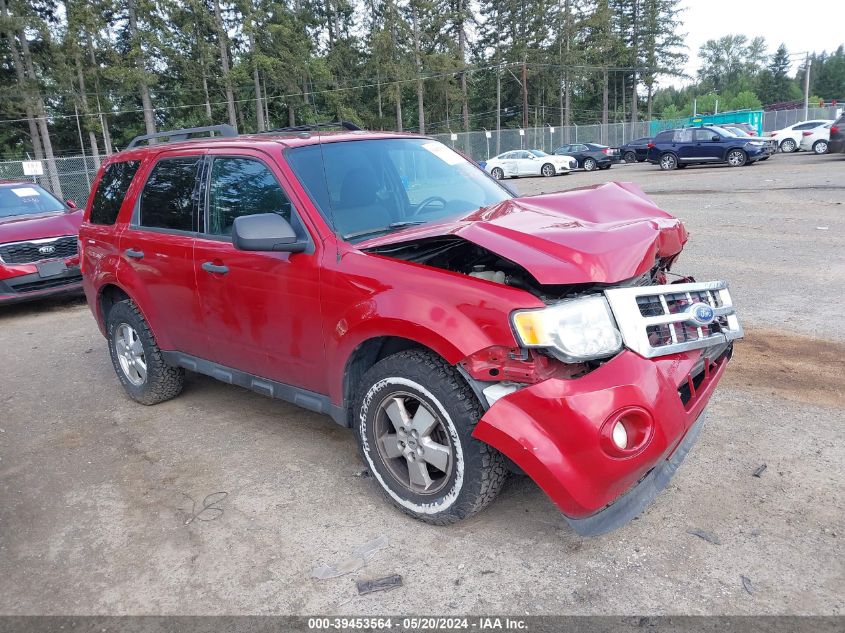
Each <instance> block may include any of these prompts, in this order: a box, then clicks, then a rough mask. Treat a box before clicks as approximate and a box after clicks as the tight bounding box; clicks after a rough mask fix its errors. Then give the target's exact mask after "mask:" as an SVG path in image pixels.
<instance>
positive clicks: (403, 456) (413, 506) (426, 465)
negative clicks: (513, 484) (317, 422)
mask: <svg viewBox="0 0 845 633" xmlns="http://www.w3.org/2000/svg"><path fill="white" fill-rule="evenodd" d="M482 413H483V412H482V409H481V405H480V404H479V402H478V399H477V398H476V397H475V394H473V392H472V390H471V389H470V388H469V386H468V385H467V384H466V382H464V380H463V378H462V377H461V376H460V374H459V373H458V372H457V371H456V370H455V369H454V368H453V367H451V366H450V365H448V364H446V363H445V362H444V361H443V360H442V359H440V358H439V357H438V356H436V355H435V354H433V353H431V352H427V351H423V350H409V351H405V352H399V353H398V354H394V355H393V356H389V357H387V358H385V359H383V360H381V361H379V362H378V363H377V364H376V365H374V366H373V367H372V368H371V369H370V370H369V371H368V372H367V373H366V374H365V375H364V376H363V378H362V379H361V387H360V389H359V391H358V396H357V398H356V401H355V431H356V437H357V439H358V447H359V449H360V451H361V456H362V458H363V460H364V463H365V464H366V465H367V466H368V467H369V469H370V471H371V472H372V474H373V477H374V479H375V480H376V482H378V484H379V485H380V486H381V489H382V492H383V493H384V494H385V495H386V496H387V498H388V499H389V500H390V501H391V502H392V503H393V504H394V505H396V506H397V507H398V508H399V509H400V510H402V511H403V512H405V513H407V514H409V515H411V516H412V517H414V518H416V519H419V520H421V521H425V522H426V523H433V524H437V525H445V524H449V523H455V522H457V521H460V520H461V519H465V518H466V517H468V516H470V515H472V514H475V513H476V512H478V511H480V510H481V509H482V508H484V507H485V506H487V505H488V504H489V503H490V502H491V501H493V499H495V497H496V495H497V494H498V493H499V490H500V489H501V487H502V484H503V483H504V481H505V478H506V476H507V469H506V467H505V464H504V459H503V457H502V455H501V453H499V452H498V451H496V450H495V449H494V448H492V447H491V446H489V445H487V444H485V443H483V442H480V441H478V440H476V439H475V438H473V437H472V431H473V429H474V428H475V425H476V424H477V423H478V420H479V418H480V417H481V415H482Z"/></svg>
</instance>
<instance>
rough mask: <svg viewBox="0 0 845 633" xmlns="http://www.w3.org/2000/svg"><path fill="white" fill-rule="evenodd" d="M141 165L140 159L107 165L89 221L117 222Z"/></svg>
mask: <svg viewBox="0 0 845 633" xmlns="http://www.w3.org/2000/svg"><path fill="white" fill-rule="evenodd" d="M140 166H141V161H139V160H127V161H125V162H122V163H112V164H111V165H109V166H108V167H106V170H105V171H104V172H103V177H102V178H100V184H99V185H98V186H97V192H96V193H95V194H94V202H93V203H92V204H91V217H90V218H89V221H90V222H91V223H92V224H107V225H110V224H114V223H115V221H116V220H117V214H118V213H120V206H121V205H122V204H123V199H124V198H125V197H126V192H127V191H128V189H129V185H130V184H132V179H133V178H134V177H135V174H136V172H137V171H138V167H140Z"/></svg>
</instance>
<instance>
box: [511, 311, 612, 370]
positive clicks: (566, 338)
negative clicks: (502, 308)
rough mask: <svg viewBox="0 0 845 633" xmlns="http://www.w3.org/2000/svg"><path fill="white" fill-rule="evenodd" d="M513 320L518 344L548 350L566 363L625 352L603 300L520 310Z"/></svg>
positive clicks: (514, 314)
mask: <svg viewBox="0 0 845 633" xmlns="http://www.w3.org/2000/svg"><path fill="white" fill-rule="evenodd" d="M512 320H513V328H514V331H515V333H516V337H517V340H518V341H519V342H520V343H521V344H522V345H523V346H524V347H544V348H548V349H549V350H550V351H551V353H552V354H553V355H554V356H556V357H557V358H559V359H560V360H562V361H564V362H567V363H578V362H581V361H585V360H594V359H597V358H607V357H608V356H612V355H613V354H615V353H616V352H618V351H619V350H620V349H622V335H621V334H619V330H617V329H616V322H615V321H614V320H613V314H612V313H611V311H610V306H609V305H608V304H607V300H606V299H605V298H604V297H602V296H598V295H597V296H592V297H584V298H581V299H573V300H571V301H564V302H562V303H558V304H555V305H551V306H548V307H546V308H540V309H537V310H517V311H516V312H514V313H513V315H512Z"/></svg>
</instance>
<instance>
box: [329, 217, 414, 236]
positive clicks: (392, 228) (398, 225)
mask: <svg viewBox="0 0 845 633" xmlns="http://www.w3.org/2000/svg"><path fill="white" fill-rule="evenodd" d="M420 224H425V221H424V220H404V221H402V222H391V223H390V224H388V225H387V226H382V227H379V228H377V229H367V230H366V231H356V232H355V233H347V234H346V235H344V236H343V239H345V240H349V239H352V238H355V237H364V236H366V235H377V234H378V233H389V232H390V231H396V230H397V229H404V228H405V227H407V226H418V225H420Z"/></svg>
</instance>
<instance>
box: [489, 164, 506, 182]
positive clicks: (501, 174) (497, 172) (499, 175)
mask: <svg viewBox="0 0 845 633" xmlns="http://www.w3.org/2000/svg"><path fill="white" fill-rule="evenodd" d="M490 175H491V176H493V178H495V179H496V180H501V179H502V178H504V177H505V172H503V171H502V170H501V169H499V168H498V167H494V168H493V171H491V172H490Z"/></svg>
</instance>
